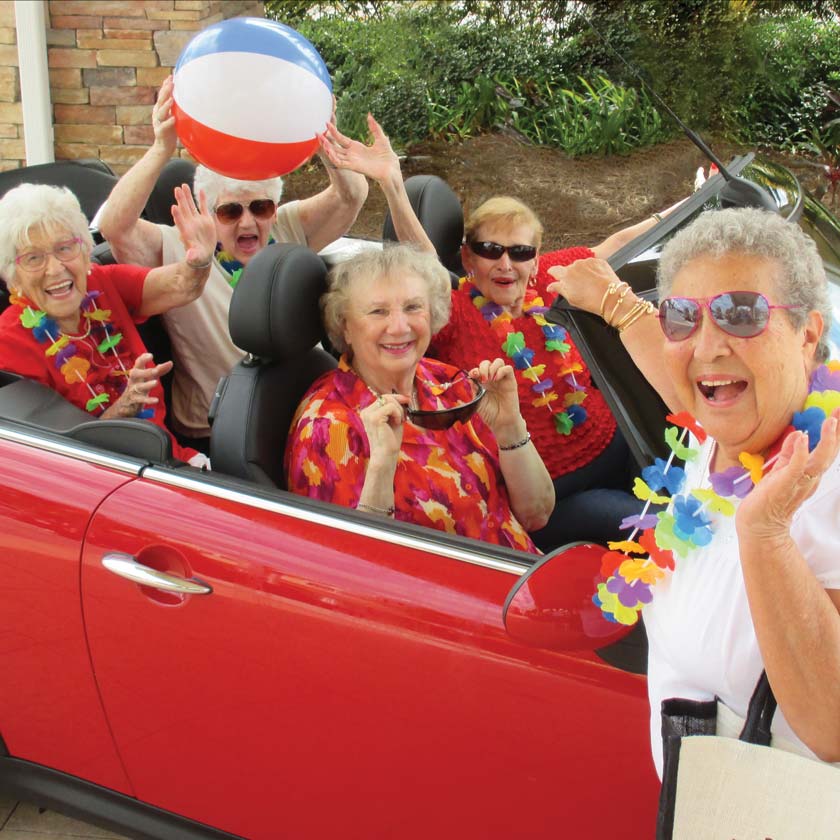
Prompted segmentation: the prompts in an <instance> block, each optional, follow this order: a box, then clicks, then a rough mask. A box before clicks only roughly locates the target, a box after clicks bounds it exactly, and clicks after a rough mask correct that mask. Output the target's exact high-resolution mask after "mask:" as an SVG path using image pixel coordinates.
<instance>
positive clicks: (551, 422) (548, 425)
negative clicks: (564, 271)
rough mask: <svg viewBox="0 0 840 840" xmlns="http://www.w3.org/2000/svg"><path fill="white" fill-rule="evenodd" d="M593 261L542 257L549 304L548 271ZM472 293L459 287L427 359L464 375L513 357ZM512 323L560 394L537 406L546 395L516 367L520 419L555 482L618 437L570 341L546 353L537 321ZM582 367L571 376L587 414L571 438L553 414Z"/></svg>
mask: <svg viewBox="0 0 840 840" xmlns="http://www.w3.org/2000/svg"><path fill="white" fill-rule="evenodd" d="M594 256H595V255H594V254H593V253H592V251H591V250H590V249H589V248H564V249H563V250H561V251H552V252H551V253H549V254H543V255H542V256H541V257H540V261H539V270H538V272H537V277H536V287H535V291H536V293H537V294H538V295H539V296H540V297H542V299H543V301H544V302H545V304H546V305H547V306H548V305H550V303H551V300H552V295H551V294H550V293H549V292H547V290H546V286H547V285H548V284H549V283H550V282H551V280H552V278H551V277H550V276H549V274H548V271H547V270H548V269H549V268H550V267H551V266H554V265H570V264H571V263H573V262H575V260H580V259H586V258H587V257H594ZM472 288H473V287H472V284H471V283H468V282H463V281H462V283H461V287H460V288H459V289H457V290H456V291H453V292H452V315H451V316H450V318H449V323H448V324H447V325H446V326H445V327H444V328H443V329H442V330H441V331H440V332H439V333H438V334H437V335H436V336H435V337H434V338H433V339H432V346H431V348H430V350H429V351H428V355H430V356H433V357H435V358H438V359H441V360H442V361H444V362H446V363H447V364H450V365H454V366H456V367H460V368H464V369H466V370H469V369H470V368H473V367H475V365H476V364H478V362H480V361H481V360H482V359H495V358H502V359H505V358H509V354H508V353H506V352H505V351H504V350H503V349H502V344H503V343H504V338H503V336H501V335H500V333H499V332H498V331H497V330H496V329H494V328H493V327H491V325H490V323H489V322H488V321H487V320H486V319H485V317H484V315H483V314H482V312H481V311H480V310H479V309H478V308H477V307H476V306H475V304H474V303H473V298H472V297H471V295H470V291H471V289H472ZM510 324H511V327H512V329H513V331H518V332H520V333H522V336H523V338H524V344H525V347H527V348H528V349H529V350H533V351H534V356H533V360H532V361H531V366H532V368H537V370H539V367H538V366H539V365H545V368H544V370H543V371H542V373H541V375H540V377H539V378H540V380H541V381H542V382H543V383H545V382H546V381H547V380H548V379H550V380H551V382H552V386H551V388H550V391H551V392H553V393H555V394H556V395H557V399H556V400H553V401H552V402H551V403H549V404H548V405H534V402H535V401H540V397H541V395H544V394H545V392H536V393H535V391H534V384H535V382H534V381H532V380H531V379H529V378H527V377H525V376H523V370H522V369H519V368H517V366H516V365H515V364H514V370H515V371H516V379H517V381H518V383H519V405H520V410H521V411H522V416H523V417H524V418H525V422H526V423H527V424H528V431H529V432H530V433H531V438H532V440H533V442H534V445H535V446H536V447H537V451H538V452H539V453H540V455H541V456H542V459H543V461H544V462H545V465H546V467H547V468H548V471H549V473H550V474H551V477H552V478H557V477H558V476H560V475H564V474H566V473H569V472H572V471H573V470H576V469H578V468H579V467H582V466H584V465H586V464H588V463H589V462H590V461H592V460H594V459H595V458H596V457H597V456H598V455H600V454H601V453H602V452H603V451H604V449H605V448H606V447H607V444H609V442H610V441H611V440H612V438H613V435H614V434H615V418H614V417H613V416H612V414H611V413H610V410H609V408H608V407H607V404H606V402H605V401H604V398H603V396H602V395H601V392H600V391H598V390H597V389H596V388H594V387H593V386H592V379H591V377H590V375H589V370H588V368H587V367H586V366H585V365H584V363H583V360H582V359H581V357H580V354H579V353H578V350H577V348H576V347H575V345H574V342H573V341H572V338H571V336H569V335H566V336H565V337H564V338H563V339H562V341H563V342H564V343H565V344H568V345H569V349H568V351H567V352H565V353H564V352H559V351H556V350H554V351H548V350H546V347H545V344H546V336H545V335H544V333H543V330H542V327H541V326H540V324H538V323H537V321H536V320H535V318H534V317H533V316H531V315H528V314H523V315H521V316H519V317H518V318H513V319H511V321H510ZM511 363H512V364H513V360H511ZM578 366H579V369H577V370H575V371H574V372H573V374H572V375H573V378H574V382H575V383H576V384H577V385H578V386H584V388H585V392H582V393H585V394H586V397H585V399H584V400H583V401H582V402H581V403H580V405H581V406H582V408H584V409H585V411H586V419H585V420H584V421H583V422H582V423H579V424H578V425H575V426H574V428H572V429H571V431H570V432H569V434H563V433H561V432H558V431H557V428H556V421H555V417H554V415H555V414H557V413H558V412H562V411H563V407H564V404H565V403H566V402H567V400H572V398H573V397H568V395H573V393H574V391H575V388H574V385H573V384H572V383H571V382H569V381H568V377H569V373H568V372H567V371H569V369H570V368H577V367H578Z"/></svg>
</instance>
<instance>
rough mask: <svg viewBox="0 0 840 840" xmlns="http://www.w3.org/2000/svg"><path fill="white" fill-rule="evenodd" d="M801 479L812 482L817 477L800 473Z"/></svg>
mask: <svg viewBox="0 0 840 840" xmlns="http://www.w3.org/2000/svg"><path fill="white" fill-rule="evenodd" d="M802 478H804V479H805V481H814V480H815V479H817V478H819V476H816V475H811V474H810V473H806V472H803V473H802Z"/></svg>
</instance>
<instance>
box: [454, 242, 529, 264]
mask: <svg viewBox="0 0 840 840" xmlns="http://www.w3.org/2000/svg"><path fill="white" fill-rule="evenodd" d="M467 247H468V248H469V249H470V251H472V252H473V253H474V254H475V255H476V256H477V257H481V258H482V259H485V260H500V259H501V258H502V254H505V253H507V255H508V256H509V257H510V259H511V262H528V260H532V259H534V257H536V256H537V246H536V245H499V243H498V242H473V241H472V240H469V241H468V242H467Z"/></svg>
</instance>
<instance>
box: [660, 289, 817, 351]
mask: <svg viewBox="0 0 840 840" xmlns="http://www.w3.org/2000/svg"><path fill="white" fill-rule="evenodd" d="M704 308H705V309H708V310H709V314H710V315H711V316H712V320H713V321H714V322H715V324H717V326H718V327H720V329H722V330H723V331H724V332H725V333H726V334H727V335H731V336H734V337H735V338H755V337H756V336H758V335H761V334H762V333H763V332H764V331H765V330H766V329H767V325H768V324H769V323H770V313H771V312H772V310H774V309H801V308H802V307H801V306H799V305H792V306H784V305H781V304H773V303H770V301H768V300H767V298H766V297H764V295H762V294H760V293H759V292H724V293H723V294H720V295H715V296H714V297H710V298H688V297H671V298H665V299H664V300H663V301H662V302H661V303H660V304H659V323H660V325H661V326H662V332H664V333H665V337H666V338H667V339H668V340H669V341H684V340H685V339H687V338H688V337H689V336H691V335H693V334H694V333H695V332H696V331H697V328H698V327H699V326H700V321H701V319H702V312H703V309H704Z"/></svg>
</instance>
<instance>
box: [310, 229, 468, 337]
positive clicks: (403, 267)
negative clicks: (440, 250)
mask: <svg viewBox="0 0 840 840" xmlns="http://www.w3.org/2000/svg"><path fill="white" fill-rule="evenodd" d="M409 272H410V273H412V274H416V275H417V276H418V277H421V278H422V279H423V280H424V281H425V282H426V286H427V288H428V290H429V310H430V318H429V320H430V324H429V326H430V328H431V331H432V335H434V334H435V333H437V332H439V331H440V330H441V329H442V328H443V327H444V326H445V324H446V322H447V321H448V320H449V311H450V309H451V307H452V281H451V280H450V275H449V271H447V269H445V268H444V267H443V266H442V265H441V264H440V262H439V260H438V258H437V257H436V256H435V255H434V254H430V253H429V252H427V251H421V250H419V249H418V248H417V246H416V245H385V246H384V247H383V248H382V250H371V251H363V252H362V253H361V254H358V255H356V256H355V257H352V258H351V259H349V260H346V261H345V262H342V263H339V264H338V265H336V266H335V267H334V268H333V269H332V271H331V272H330V274H329V278H328V280H327V283H328V288H327V291H326V292H325V293H324V294H323V295H321V311H322V312H323V315H324V328H325V329H326V331H327V335H328V336H329V339H330V342H331V343H332V345H333V347H335V349H336V350H338V351H339V352H340V353H343V352H345V351H346V350H347V343H346V342H345V340H344V326H345V323H346V321H347V305H348V304H349V302H350V284H351V283H352V282H353V280H355V279H356V278H357V277H370V278H374V279H378V278H380V277H394V278H397V277H399V276H400V275H401V274H406V273H409Z"/></svg>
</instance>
